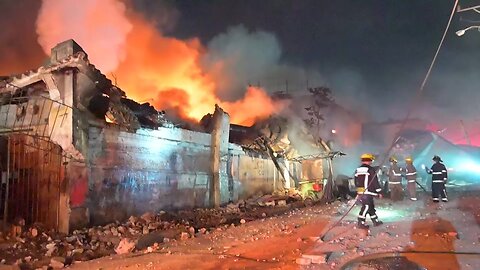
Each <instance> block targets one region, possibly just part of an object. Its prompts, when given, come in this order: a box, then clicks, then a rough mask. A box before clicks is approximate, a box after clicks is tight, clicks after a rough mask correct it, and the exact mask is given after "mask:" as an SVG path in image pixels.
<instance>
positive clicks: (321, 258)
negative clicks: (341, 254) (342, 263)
mask: <svg viewBox="0 0 480 270" xmlns="http://www.w3.org/2000/svg"><path fill="white" fill-rule="evenodd" d="M302 257H303V258H308V259H310V260H311V262H312V263H313V264H321V263H326V262H327V255H325V254H321V255H309V254H303V255H302Z"/></svg>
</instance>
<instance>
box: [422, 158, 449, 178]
mask: <svg viewBox="0 0 480 270" xmlns="http://www.w3.org/2000/svg"><path fill="white" fill-rule="evenodd" d="M427 173H429V174H431V175H432V183H443V182H447V178H448V174H447V168H446V167H445V165H443V164H442V163H440V162H437V163H435V164H433V165H432V168H431V169H429V170H428V171H427Z"/></svg>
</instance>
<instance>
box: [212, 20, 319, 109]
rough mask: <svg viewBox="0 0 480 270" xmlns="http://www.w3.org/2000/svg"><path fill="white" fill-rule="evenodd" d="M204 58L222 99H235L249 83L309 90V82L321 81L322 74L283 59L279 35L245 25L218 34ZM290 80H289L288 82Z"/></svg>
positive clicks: (283, 88)
mask: <svg viewBox="0 0 480 270" xmlns="http://www.w3.org/2000/svg"><path fill="white" fill-rule="evenodd" d="M207 47H208V50H207V54H206V55H205V57H204V58H203V64H204V66H205V68H206V70H209V71H210V72H211V73H212V74H214V76H215V77H216V81H217V82H218V89H219V93H218V94H219V95H220V97H221V98H224V99H227V100H232V99H236V98H238V97H239V96H241V95H242V93H243V91H244V89H245V87H246V86H248V84H251V85H255V86H257V85H258V84H260V86H261V87H262V88H265V89H267V90H269V91H270V92H272V91H280V90H285V89H286V88H287V87H288V86H287V84H289V85H290V87H289V88H290V90H293V91H298V90H306V87H307V81H308V80H309V77H310V80H311V81H310V82H311V83H312V84H313V83H315V82H316V83H321V82H322V81H323V79H322V76H320V73H319V72H317V71H310V70H307V69H304V68H300V67H296V66H293V65H290V64H288V63H284V62H282V49H281V46H280V43H279V41H278V39H277V38H276V36H275V35H274V34H272V33H269V32H265V31H261V30H257V31H249V30H248V29H247V28H245V27H244V26H242V25H239V26H235V27H231V28H229V29H227V31H226V32H224V33H221V34H219V35H217V36H215V37H214V38H213V39H212V40H211V41H210V42H209V43H208V45H207ZM287 81H288V82H287Z"/></svg>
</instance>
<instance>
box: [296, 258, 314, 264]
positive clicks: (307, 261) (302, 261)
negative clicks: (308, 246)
mask: <svg viewBox="0 0 480 270" xmlns="http://www.w3.org/2000/svg"><path fill="white" fill-rule="evenodd" d="M295 262H296V263H297V264H298V265H310V264H312V260H311V259H310V258H304V257H302V258H298V259H296V260H295Z"/></svg>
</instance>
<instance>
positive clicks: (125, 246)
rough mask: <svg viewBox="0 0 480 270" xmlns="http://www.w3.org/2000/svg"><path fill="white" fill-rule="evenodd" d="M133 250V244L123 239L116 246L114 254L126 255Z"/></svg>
mask: <svg viewBox="0 0 480 270" xmlns="http://www.w3.org/2000/svg"><path fill="white" fill-rule="evenodd" d="M134 249H135V242H134V241H132V240H130V239H128V238H123V239H122V241H120V243H119V244H118V246H117V247H116V248H115V252H116V253H117V254H127V253H130V252H132V251H133V250H134Z"/></svg>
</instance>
